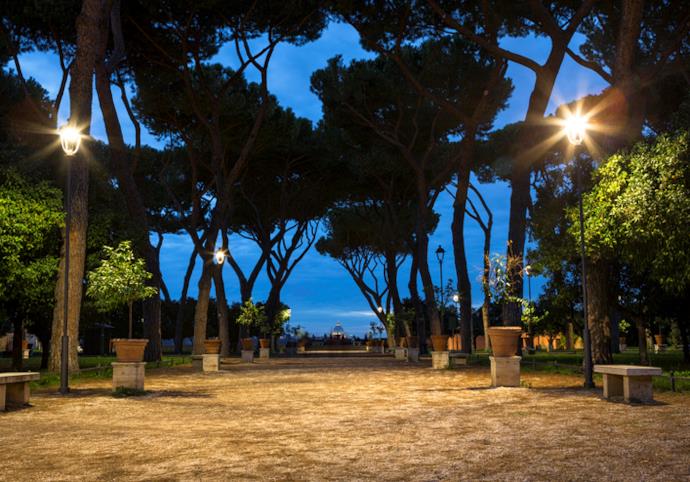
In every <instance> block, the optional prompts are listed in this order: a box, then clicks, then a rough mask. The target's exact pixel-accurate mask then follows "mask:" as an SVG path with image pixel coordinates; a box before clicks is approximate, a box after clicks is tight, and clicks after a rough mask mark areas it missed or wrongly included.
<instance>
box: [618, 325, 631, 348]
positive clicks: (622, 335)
mask: <svg viewBox="0 0 690 482" xmlns="http://www.w3.org/2000/svg"><path fill="white" fill-rule="evenodd" d="M629 329H630V323H628V322H627V321H625V320H621V321H619V322H618V333H619V335H618V348H619V349H620V351H622V352H623V351H625V349H626V348H628V343H627V340H626V336H627V334H628V330H629Z"/></svg>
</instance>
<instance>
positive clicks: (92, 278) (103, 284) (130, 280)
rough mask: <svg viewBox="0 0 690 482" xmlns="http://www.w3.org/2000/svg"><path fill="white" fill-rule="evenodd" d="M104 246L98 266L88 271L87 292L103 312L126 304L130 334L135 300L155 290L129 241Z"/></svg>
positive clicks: (142, 262) (143, 264)
mask: <svg viewBox="0 0 690 482" xmlns="http://www.w3.org/2000/svg"><path fill="white" fill-rule="evenodd" d="M103 250H104V252H105V255H104V258H103V260H102V261H101V264H100V266H98V267H97V268H95V269H94V270H92V271H90V272H89V273H88V276H87V289H86V296H87V297H88V298H90V299H91V300H93V303H94V304H95V306H96V309H97V310H99V311H102V312H109V311H113V310H115V309H117V308H118V307H120V306H122V305H126V306H127V314H128V320H129V324H128V328H129V329H128V336H129V338H132V336H133V330H132V307H133V305H134V303H135V302H136V301H140V300H144V299H146V298H150V297H152V296H155V295H156V294H158V290H156V288H154V287H152V286H148V285H147V282H148V281H149V280H150V279H151V277H152V276H153V275H152V274H151V273H149V272H148V271H146V266H145V263H144V260H143V259H141V258H136V257H135V256H134V252H133V251H132V243H131V241H123V242H121V243H120V244H119V245H118V246H117V247H116V248H112V247H110V246H105V247H104V248H103Z"/></svg>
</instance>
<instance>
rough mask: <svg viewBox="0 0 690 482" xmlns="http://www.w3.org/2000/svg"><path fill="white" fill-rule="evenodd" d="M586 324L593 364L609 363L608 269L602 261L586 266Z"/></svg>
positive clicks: (592, 262) (611, 359)
mask: <svg viewBox="0 0 690 482" xmlns="http://www.w3.org/2000/svg"><path fill="white" fill-rule="evenodd" d="M587 268H588V269H587V317H588V320H587V323H588V325H589V333H590V339H591V344H592V360H593V361H594V363H611V362H612V361H613V357H612V355H611V322H610V320H609V310H608V305H609V303H608V301H609V291H608V286H609V281H610V276H609V267H608V264H607V263H606V262H604V261H600V260H597V261H590V262H589V263H588V265H587Z"/></svg>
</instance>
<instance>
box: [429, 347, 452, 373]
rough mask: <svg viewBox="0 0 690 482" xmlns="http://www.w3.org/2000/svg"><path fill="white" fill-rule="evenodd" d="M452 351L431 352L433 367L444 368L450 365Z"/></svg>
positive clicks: (436, 368)
mask: <svg viewBox="0 0 690 482" xmlns="http://www.w3.org/2000/svg"><path fill="white" fill-rule="evenodd" d="M448 355H450V352H447V351H432V352H431V368H433V369H435V370H443V369H444V368H448V367H450V357H449V356H448Z"/></svg>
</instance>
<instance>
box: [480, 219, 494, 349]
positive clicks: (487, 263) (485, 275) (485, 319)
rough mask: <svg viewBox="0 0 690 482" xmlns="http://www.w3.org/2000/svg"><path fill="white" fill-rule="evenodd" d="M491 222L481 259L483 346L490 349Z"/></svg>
mask: <svg viewBox="0 0 690 482" xmlns="http://www.w3.org/2000/svg"><path fill="white" fill-rule="evenodd" d="M491 226H492V224H491V222H490V223H489V225H488V228H489V229H488V230H487V231H486V232H485V233H484V249H483V252H484V254H483V259H484V266H483V269H482V291H483V292H484V303H482V325H483V326H484V348H485V349H486V350H490V349H491V340H490V339H489V308H490V307H491V285H490V281H489V280H490V275H491Z"/></svg>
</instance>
